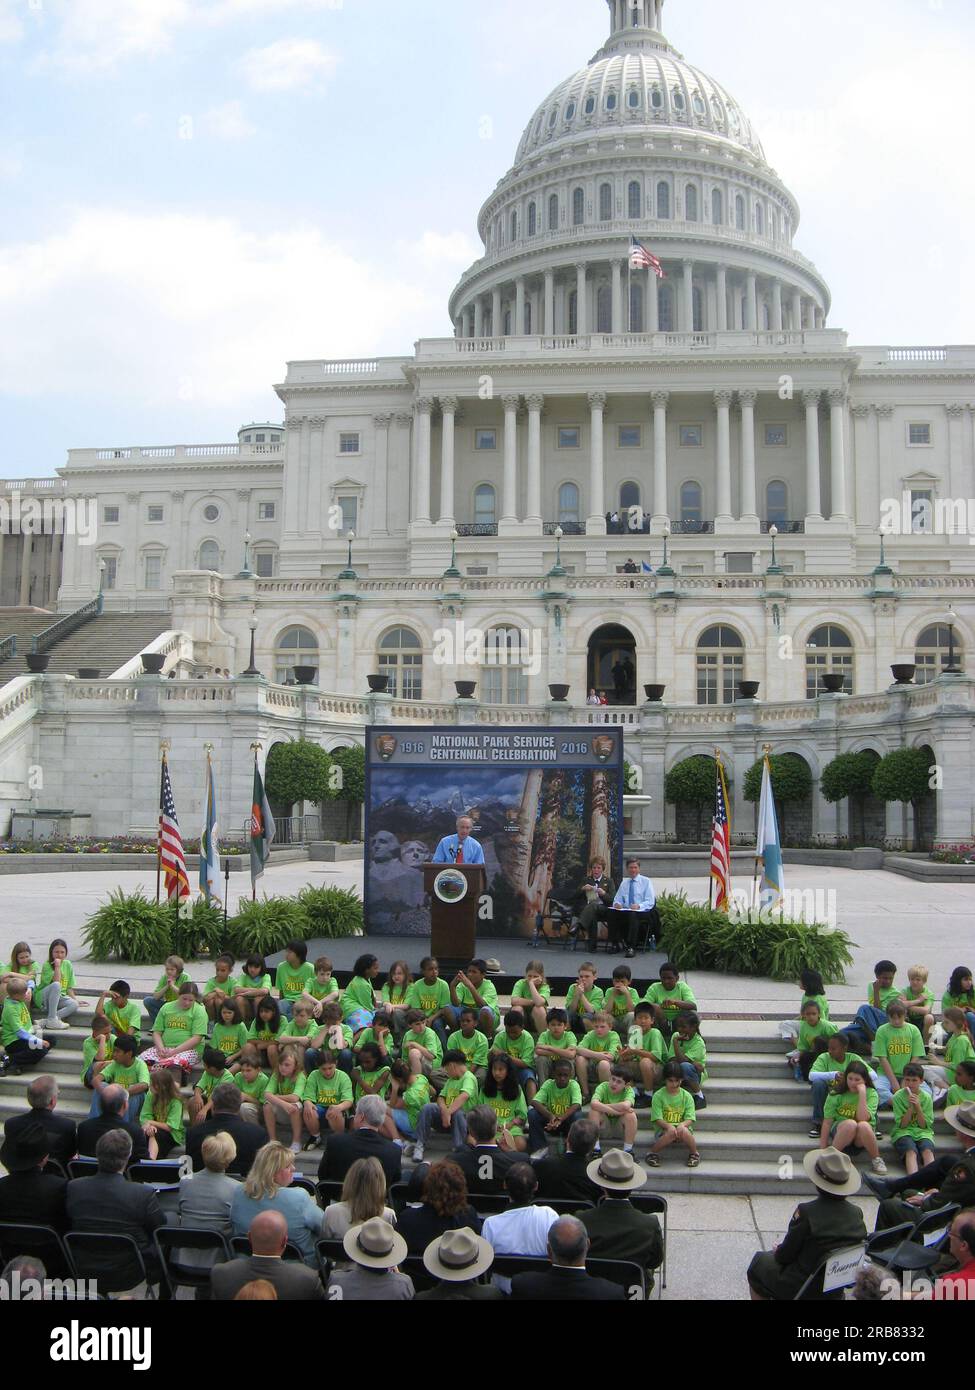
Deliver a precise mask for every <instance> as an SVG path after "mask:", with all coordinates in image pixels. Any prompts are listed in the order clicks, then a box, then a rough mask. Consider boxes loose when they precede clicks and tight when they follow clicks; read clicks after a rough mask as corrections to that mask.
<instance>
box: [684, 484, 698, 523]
mask: <svg viewBox="0 0 975 1390" xmlns="http://www.w3.org/2000/svg"><path fill="white" fill-rule="evenodd" d="M703 516H704V499H703V494H702V492H701V484H700V483H693V482H690V483H682V484H681V490H680V519H681V521H682V522H683V523H684V525H685V526H691V527H693V526H696V525H699V524H700V522H701V521H702V519H703Z"/></svg>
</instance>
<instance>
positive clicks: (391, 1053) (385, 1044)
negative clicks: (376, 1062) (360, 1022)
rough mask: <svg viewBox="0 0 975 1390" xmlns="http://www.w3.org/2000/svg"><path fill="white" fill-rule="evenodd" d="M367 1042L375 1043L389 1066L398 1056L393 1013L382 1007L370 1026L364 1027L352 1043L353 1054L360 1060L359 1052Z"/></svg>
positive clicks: (383, 1062) (381, 1057)
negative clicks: (394, 1038)
mask: <svg viewBox="0 0 975 1390" xmlns="http://www.w3.org/2000/svg"><path fill="white" fill-rule="evenodd" d="M366 1043H375V1045H376V1047H377V1048H378V1049H379V1056H380V1059H381V1061H382V1065H383V1066H384V1067H386V1066H389V1065H390V1063H391V1062H392V1061H393V1059H394V1058H395V1056H396V1048H395V1045H394V1043H393V1015H392V1014H391V1013H389V1012H387V1010H386V1009H380V1010H378V1012H377V1013H376V1016H375V1018H374V1019H373V1020H372V1023H371V1024H370V1026H369V1027H368V1028H363V1030H362V1032H361V1033H360V1034H359V1036H358V1037H357V1038H356V1039H355V1040H354V1042H353V1044H352V1055H353V1057H354V1058H355V1059H356V1060H357V1061H358V1057H359V1053H360V1051H361V1050H362V1048H363V1047H364V1046H365V1045H366Z"/></svg>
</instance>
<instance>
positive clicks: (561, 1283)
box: [511, 1216, 626, 1303]
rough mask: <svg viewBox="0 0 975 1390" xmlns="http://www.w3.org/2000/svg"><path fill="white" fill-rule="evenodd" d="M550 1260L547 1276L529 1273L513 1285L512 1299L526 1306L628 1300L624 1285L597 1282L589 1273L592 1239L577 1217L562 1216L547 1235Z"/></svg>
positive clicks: (598, 1280)
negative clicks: (589, 1253)
mask: <svg viewBox="0 0 975 1390" xmlns="http://www.w3.org/2000/svg"><path fill="white" fill-rule="evenodd" d="M547 1251H548V1257H549V1259H550V1260H551V1262H552V1268H551V1269H550V1271H549V1272H548V1273H547V1274H544V1273H533V1272H530V1271H529V1272H526V1273H525V1274H516V1275H515V1276H514V1278H513V1279H512V1281H511V1297H512V1298H514V1299H518V1300H520V1301H522V1302H536V1301H539V1300H544V1301H546V1302H558V1303H562V1302H565V1301H569V1302H572V1303H579V1302H583V1301H585V1300H589V1301H592V1302H600V1303H621V1302H624V1301H625V1299H626V1293H625V1290H624V1289H623V1286H622V1284H613V1283H610V1281H609V1280H608V1279H595V1278H593V1276H592V1275H590V1274H587V1273H586V1255H587V1254H588V1251H589V1235H588V1232H587V1231H586V1228H585V1226H584V1225H583V1224H582V1222H581V1221H580V1220H578V1218H577V1217H575V1216H560V1217H559V1219H558V1220H557V1221H555V1222H553V1223H552V1225H551V1226H550V1227H549V1229H548V1235H547Z"/></svg>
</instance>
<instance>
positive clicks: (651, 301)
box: [626, 270, 660, 333]
mask: <svg viewBox="0 0 975 1390" xmlns="http://www.w3.org/2000/svg"><path fill="white" fill-rule="evenodd" d="M659 289H660V282H659V281H658V279H657V277H656V275H654V273H653V271H652V270H650V271H648V272H647V284H646V290H645V294H646V313H645V314H644V316H643V317H644V319H645V321H646V331H647V332H648V333H659V332H660V298H659V294H658V291H659ZM626 314H627V322H629V314H630V306H629V305H627V306H626Z"/></svg>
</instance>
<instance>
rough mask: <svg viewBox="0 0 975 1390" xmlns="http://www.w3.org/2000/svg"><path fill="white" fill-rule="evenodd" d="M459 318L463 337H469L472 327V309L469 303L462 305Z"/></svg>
mask: <svg viewBox="0 0 975 1390" xmlns="http://www.w3.org/2000/svg"><path fill="white" fill-rule="evenodd" d="M460 319H461V324H462V329H461V332H462V335H463V337H465V338H469V337H470V336H471V333H472V331H473V328H474V311H473V309H472V308H471V306H470V305H469V304H465V305H464V309H463V312H462V313H461V316H460Z"/></svg>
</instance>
